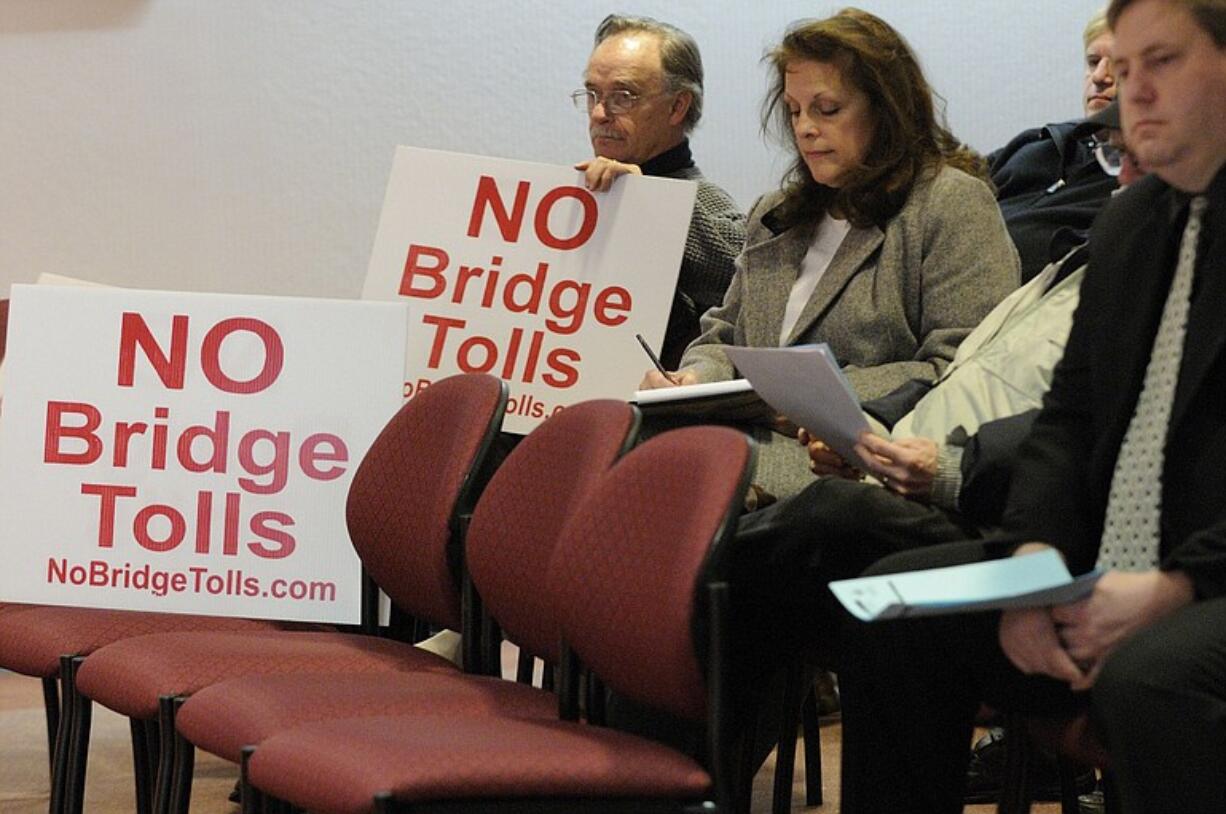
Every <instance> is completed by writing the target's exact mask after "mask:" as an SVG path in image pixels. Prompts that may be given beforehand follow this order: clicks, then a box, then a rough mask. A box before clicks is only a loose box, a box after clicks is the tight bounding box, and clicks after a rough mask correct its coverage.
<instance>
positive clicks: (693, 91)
mask: <svg viewBox="0 0 1226 814" xmlns="http://www.w3.org/2000/svg"><path fill="white" fill-rule="evenodd" d="M626 33H643V34H654V35H655V36H656V37H658V38H659V39H660V65H661V67H662V68H663V69H664V82H665V84H666V85H667V86H668V90H669V91H671V92H672V93H678V92H680V91H687V92H688V93H689V94H690V97H691V101H690V108H689V110H687V111H686V113H685V121H684V122H683V124H684V125H685V132H687V133H689V132H690V131H691V130H693V129H694V126H695V125H696V124H698V120H699V119H701V118H702V55H701V54H699V53H698V43H697V42H695V41H694V38H693V37H691V36H690V35H689V34H687V33H685V32H684V31H682V30H681V29H680V28H677V27H676V26H675V25H669V24H668V23H662V22H660V21H659V20H655V19H652V18H651V17H632V16H630V15H627V14H610V15H609V16H608V17H605V18H604V20H603V21H601V23H600V25H599V26H597V27H596V43H595V44H596V45H600V43H602V42H604V41H605V40H607V39H609V37H612V36H615V35H617V34H626Z"/></svg>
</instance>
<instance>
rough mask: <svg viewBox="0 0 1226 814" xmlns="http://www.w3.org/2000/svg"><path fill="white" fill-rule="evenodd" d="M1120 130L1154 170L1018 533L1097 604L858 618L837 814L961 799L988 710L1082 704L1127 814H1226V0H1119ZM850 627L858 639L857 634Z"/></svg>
mask: <svg viewBox="0 0 1226 814" xmlns="http://www.w3.org/2000/svg"><path fill="white" fill-rule="evenodd" d="M1108 19H1109V21H1110V23H1111V26H1112V28H1113V30H1114V33H1115V37H1116V40H1115V48H1114V51H1113V54H1112V60H1113V67H1114V68H1115V71H1116V76H1117V77H1118V79H1119V81H1120V83H1121V90H1120V98H1121V99H1122V104H1123V108H1122V110H1123V126H1124V135H1125V141H1126V142H1127V144H1128V146H1129V148H1130V150H1132V151H1133V153H1134V154H1135V155H1136V157H1137V159H1138V161H1139V163H1140V164H1141V166H1142V168H1143V169H1145V170H1148V171H1149V172H1150V173H1151V177H1150V178H1148V179H1146V180H1144V181H1141V182H1138V183H1137V184H1135V185H1133V186H1132V188H1130V189H1129V190H1128V191H1127V192H1125V193H1123V194H1121V195H1120V196H1118V197H1117V198H1116V199H1115V201H1113V203H1112V204H1110V205H1109V206H1108V208H1107V209H1106V210H1105V211H1104V213H1103V215H1102V216H1101V217H1100V219H1099V220H1098V222H1097V223H1096V224H1095V226H1094V229H1093V231H1092V232H1091V237H1090V262H1089V269H1088V271H1087V275H1086V278H1085V281H1084V283H1083V286H1082V292H1081V302H1080V306H1079V309H1078V311H1077V314H1076V316H1075V318H1074V323H1073V329H1072V332H1071V334H1070V336H1069V342H1068V346H1067V349H1066V352H1065V356H1064V359H1063V360H1062V361H1061V363H1060V364H1059V365H1058V366H1057V368H1056V371H1055V376H1054V380H1053V383H1052V389H1051V391H1050V393H1049V395H1048V397H1047V399H1046V400H1045V402H1044V408H1043V411H1042V413H1041V414H1040V416H1039V417H1038V419H1037V420H1036V422H1035V426H1034V430H1033V432H1032V434H1031V436H1030V438H1029V439H1028V441H1027V442H1026V443H1025V444H1024V446H1023V448H1022V452H1021V455H1020V460H1019V462H1018V468H1017V471H1016V473H1015V476H1014V480H1013V486H1012V490H1011V493H1010V498H1009V502H1008V508H1007V511H1006V517H1005V523H1006V528H1007V529H1008V531H1009V532H1010V538H1009V539H1001V540H995V541H991V542H987V543H983V542H971V543H956V544H953V545H952V546H945V547H940V548H939V549H929V550H928V551H926V552H918V553H915V554H908V555H901V556H897V557H893V558H890V560H889V561H883V563H881V564H879V565H878V566H877V567H876V568H875V570H877V571H881V572H884V571H897V570H906V569H910V568H916V567H933V566H934V565H945V564H952V563H954V562H958V561H973V560H976V559H982V558H985V557H993V556H1007V555H1008V554H1010V553H1012V554H1013V555H1025V554H1028V553H1031V552H1033V551H1036V550H1039V549H1043V548H1047V547H1052V548H1055V549H1056V550H1058V551H1059V552H1060V553H1061V554H1062V556H1063V557H1064V558H1065V560H1066V561H1067V563H1068V565H1069V568H1070V570H1071V571H1072V572H1073V573H1081V572H1084V571H1088V570H1090V569H1091V568H1094V567H1095V566H1097V567H1098V568H1100V569H1102V570H1104V571H1105V575H1104V576H1103V577H1102V579H1101V580H1100V581H1099V582H1098V584H1097V586H1096V587H1095V589H1094V592H1093V594H1092V595H1091V596H1090V597H1088V598H1087V599H1085V600H1082V601H1080V602H1077V603H1073V604H1070V605H1065V606H1058V607H1053V608H1037V609H1030V610H1014V611H1008V612H1005V613H1004V614H999V613H997V614H970V615H965V616H956V617H947V618H944V619H939V620H931V621H924V622H914V621H911V622H906V621H904V622H897V623H883V624H880V625H874V626H868V627H862V628H859V629H858V630H857V633H858V634H859V636H860V637H861V638H860V641H861V642H862V644H863V646H862V647H857V648H856V649H855V652H854V654H852V655H853V656H854V657H853V658H850V659H849V662H850V663H849V664H848V665H846V666H845V671H844V672H845V673H846V675H845V681H844V696H843V715H844V752H843V760H844V763H843V784H844V787H843V811H844V812H870V811H871V812H878V811H891V812H910V811H914V812H945V811H948V812H954V811H960V810H961V807H962V799H961V786H962V782H963V777H964V772H965V762H966V744H967V741H968V740H969V736H970V732H971V725H972V720H973V717H974V714H975V710H976V709H977V707H978V705H979V703H980V701H983V700H986V701H988V702H989V703H991V704H993V705H994V706H997V707H999V708H1003V709H1017V710H1021V711H1026V712H1033V713H1056V712H1069V711H1074V710H1077V709H1084V708H1085V707H1086V706H1087V705H1088V706H1089V708H1090V712H1091V715H1092V719H1093V721H1094V723H1095V726H1096V730H1097V732H1098V734H1099V735H1100V736H1101V737H1102V739H1103V740H1104V742H1105V744H1106V746H1107V748H1108V750H1109V752H1110V754H1111V757H1112V769H1113V772H1114V776H1115V777H1116V779H1117V783H1118V788H1119V792H1120V798H1121V802H1122V805H1123V811H1124V812H1126V814H1131V812H1146V814H1155V812H1167V811H1170V812H1175V811H1181V812H1182V811H1222V810H1226V772H1224V771H1223V763H1224V762H1226V465H1224V463H1226V319H1224V318H1223V314H1226V169H1224V167H1226V2H1223V0H1113V2H1112V3H1111V5H1110V7H1109V8H1108ZM850 638H852V637H849V639H850Z"/></svg>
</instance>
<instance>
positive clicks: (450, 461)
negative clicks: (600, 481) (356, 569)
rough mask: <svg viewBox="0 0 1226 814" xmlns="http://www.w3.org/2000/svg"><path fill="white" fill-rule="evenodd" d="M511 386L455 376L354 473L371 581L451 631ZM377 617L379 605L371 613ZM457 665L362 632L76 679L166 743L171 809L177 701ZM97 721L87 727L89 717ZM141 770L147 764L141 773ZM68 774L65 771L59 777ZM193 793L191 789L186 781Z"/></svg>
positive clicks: (151, 645) (215, 642)
mask: <svg viewBox="0 0 1226 814" xmlns="http://www.w3.org/2000/svg"><path fill="white" fill-rule="evenodd" d="M506 401H507V387H506V385H505V383H504V382H502V381H501V380H499V379H497V378H495V377H492V376H485V375H477V374H471V375H462V376H452V377H449V378H447V379H442V380H440V381H438V382H436V383H434V384H433V385H432V386H431V387H430V388H429V389H426V390H423V391H422V392H421V393H420V394H419V395H417V396H416V397H415V398H413V399H412V400H411V401H409V402H408V403H407V404H405V405H404V406H403V407H401V408H400V410H399V411H398V412H397V413H396V415H395V416H393V417H392V419H391V420H390V421H389V422H388V424H387V425H386V426H385V427H384V429H383V430H382V432H380V433H379V435H378V437H377V438H376V439H375V441H374V443H373V444H372V445H371V448H370V449H369V450H368V451H367V453H366V455H365V456H364V457H363V459H362V462H361V464H360V465H359V466H358V468H357V471H356V472H355V473H354V476H353V482H352V484H351V485H350V490H349V497H348V501H347V504H346V520H347V523H348V527H349V536H350V539H351V540H352V542H353V546H354V548H355V549H356V550H357V553H358V555H359V557H360V558H361V561H362V565H363V569H364V571H365V573H366V574H367V575H368V576H369V577H370V578H371V579H373V581H374V583H375V584H376V585H378V586H379V587H380V588H382V589H383V590H384V591H385V592H386V593H387V595H388V596H389V597H390V599H391V601H392V603H393V607H394V608H395V609H398V610H399V611H403V612H404V613H406V614H409V615H411V616H413V617H416V618H420V619H425V620H428V621H429V622H431V623H434V624H439V625H443V626H458V625H459V623H460V595H459V581H458V578H457V575H456V574H454V573H453V571H452V566H453V563H454V561H455V560H456V559H457V558H458V554H457V552H458V549H459V540H458V538H457V536H456V534H455V532H456V529H457V528H458V527H459V525H460V516H461V515H463V514H466V513H467V512H469V511H470V510H471V507H472V504H473V503H474V502H475V496H476V494H477V493H478V492H479V490H480V487H481V486H483V485H484V481H485V479H486V478H487V477H488V473H487V472H486V471H485V470H484V467H483V463H484V459H485V457H486V452H487V451H488V450H489V449H490V446H491V444H492V442H493V439H494V437H495V436H496V435H497V433H498V431H499V429H500V428H501V426H502V417H503V415H504V412H505V408H506ZM367 609H368V610H370V609H371V608H370V603H367ZM455 669H456V668H455V666H454V665H453V664H451V662H449V661H447V660H445V659H443V658H441V657H439V656H436V655H434V654H432V653H428V652H426V651H424V650H421V649H420V648H416V647H413V646H412V644H411V643H410V642H408V641H401V640H398V639H395V638H389V637H381V636H377V635H369V634H364V633H340V632H329V631H324V632H321V631H311V632H283V631H261V632H240V633H224V632H202V633H165V634H152V635H148V636H140V637H136V638H127V639H123V640H122V641H118V642H115V643H114V644H111V645H108V646H106V647H102V648H99V649H98V650H96V651H95V652H94V653H92V654H91V655H90V656H89V658H87V659H85V660H84V662H82V663H81V665H80V667H79V669H78V670H77V672H76V675H75V681H74V687H75V689H76V690H77V692H76V693H75V694H74V696H73V697H74V698H75V699H76V702H77V705H78V706H80V707H82V708H83V709H86V710H88V709H89V706H90V703H91V700H93V701H98V702H99V703H101V704H103V705H104V706H106V707H108V708H110V709H112V710H115V711H117V712H119V713H121V714H123V715H126V716H127V717H128V718H130V719H132V721H133V722H134V723H133V729H134V731H135V730H136V729H137V728H138V726H139V725H142V722H144V723H148V722H154V721H156V722H157V726H158V731H159V732H161V733H163V735H164V736H163V737H161V738H160V740H159V747H160V748H159V753H160V754H159V757H158V760H157V761H156V765H157V771H156V778H157V783H156V786H155V787H154V792H153V801H152V806H153V809H154V810H157V811H163V810H165V809H166V807H167V806H169V804H170V803H169V793H170V779H171V777H172V774H171V773H172V772H174V771H179V772H181V773H185V775H186V777H187V778H190V770H191V767H190V765H188V766H187V767H186V768H184V767H181V766H180V767H175V766H174V765H173V759H174V757H175V755H176V745H177V744H176V738H175V737H173V735H174V721H173V716H174V712H175V704H174V702H173V699H174V698H175V697H176V696H183V695H189V694H191V693H192V692H195V691H196V690H198V689H200V688H202V687H205V686H208V685H209V684H213V683H216V682H218V681H221V680H224V679H226V678H231V677H235V676H239V675H246V674H252V673H278V672H303V671H315V672H329V671H331V672H359V671H368V670H383V671H406V670H421V671H433V672H452V671H454V670H455ZM86 716H88V713H86ZM86 720H88V718H86ZM70 732H71V735H72V737H71V738H70V741H69V743H68V746H67V749H68V751H69V754H70V756H71V757H70V760H69V763H68V765H69V767H71V769H70V771H68V772H67V773H66V774H65V775H64V781H63V783H61V781H60V775H59V774H58V773H57V777H56V785H57V786H59V785H63V786H64V787H65V789H66V795H65V796H66V798H67V799H68V800H70V801H72V802H73V804H74V805H73V809H72V810H74V811H75V810H77V808H76V806H77V805H79V802H80V794H79V793H78V792H77V790H78V789H81V788H83V786H84V763H85V754H86V750H87V747H88V729H87V728H86V729H85V731H84V732H83V733H81V734H80V736H78V735H77V733H76V732H75V730H74V731H70ZM136 766H137V769H138V771H139V770H140V769H139V767H140V763H139V762H138V763H137V764H136ZM57 768H58V767H57ZM185 785H186V786H187V787H190V779H187V780H185Z"/></svg>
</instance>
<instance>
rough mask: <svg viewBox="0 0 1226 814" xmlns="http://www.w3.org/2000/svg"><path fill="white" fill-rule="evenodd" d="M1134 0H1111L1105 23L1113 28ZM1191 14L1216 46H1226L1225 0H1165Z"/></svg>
mask: <svg viewBox="0 0 1226 814" xmlns="http://www.w3.org/2000/svg"><path fill="white" fill-rule="evenodd" d="M1134 2H1136V0H1111V3H1110V5H1108V6H1107V24H1108V25H1110V26H1111V27H1112V28H1115V26H1116V24H1117V23H1118V22H1119V21H1120V15H1121V14H1123V13H1124V9H1126V8H1128V7H1129V6H1131V5H1132V4H1133V3H1134ZM1167 2H1168V3H1170V4H1171V5H1173V6H1179V7H1181V8H1183V9H1185V10H1186V11H1187V12H1188V13H1189V14H1191V15H1192V19H1194V20H1196V23H1197V25H1199V26H1200V27H1201V28H1202V29H1204V31H1205V33H1206V34H1208V35H1209V36H1210V37H1211V38H1213V43H1214V45H1216V46H1217V47H1218V48H1226V0H1167Z"/></svg>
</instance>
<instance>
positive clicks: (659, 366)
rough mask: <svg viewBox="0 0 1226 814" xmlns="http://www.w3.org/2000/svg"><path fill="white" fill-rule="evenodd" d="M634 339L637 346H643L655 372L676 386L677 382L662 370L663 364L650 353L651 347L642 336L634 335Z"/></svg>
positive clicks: (657, 357) (652, 352)
mask: <svg viewBox="0 0 1226 814" xmlns="http://www.w3.org/2000/svg"><path fill="white" fill-rule="evenodd" d="M634 338H635V339H637V340H638V341H639V344H640V345H642V346H643V351H644V352H645V353H646V354H647V358H648V359H650V360H651V363H652V364H653V365H655V366H656V370H658V371H660V375H661V376H663V377H664V378H666V379H668V380H669V381H670V382H672V383H673V384H676V383H677V380H676V379H674V378H673V376H672V374H671V373H669V372H668V371H667V370H665V369H664V364H663V363H662V362H661V361H660V357H659V356H656V354H655V352H654V351H652V349H651V345H648V344H647V340H646V339H644V338H643V335H642V334H635V335H634Z"/></svg>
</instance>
